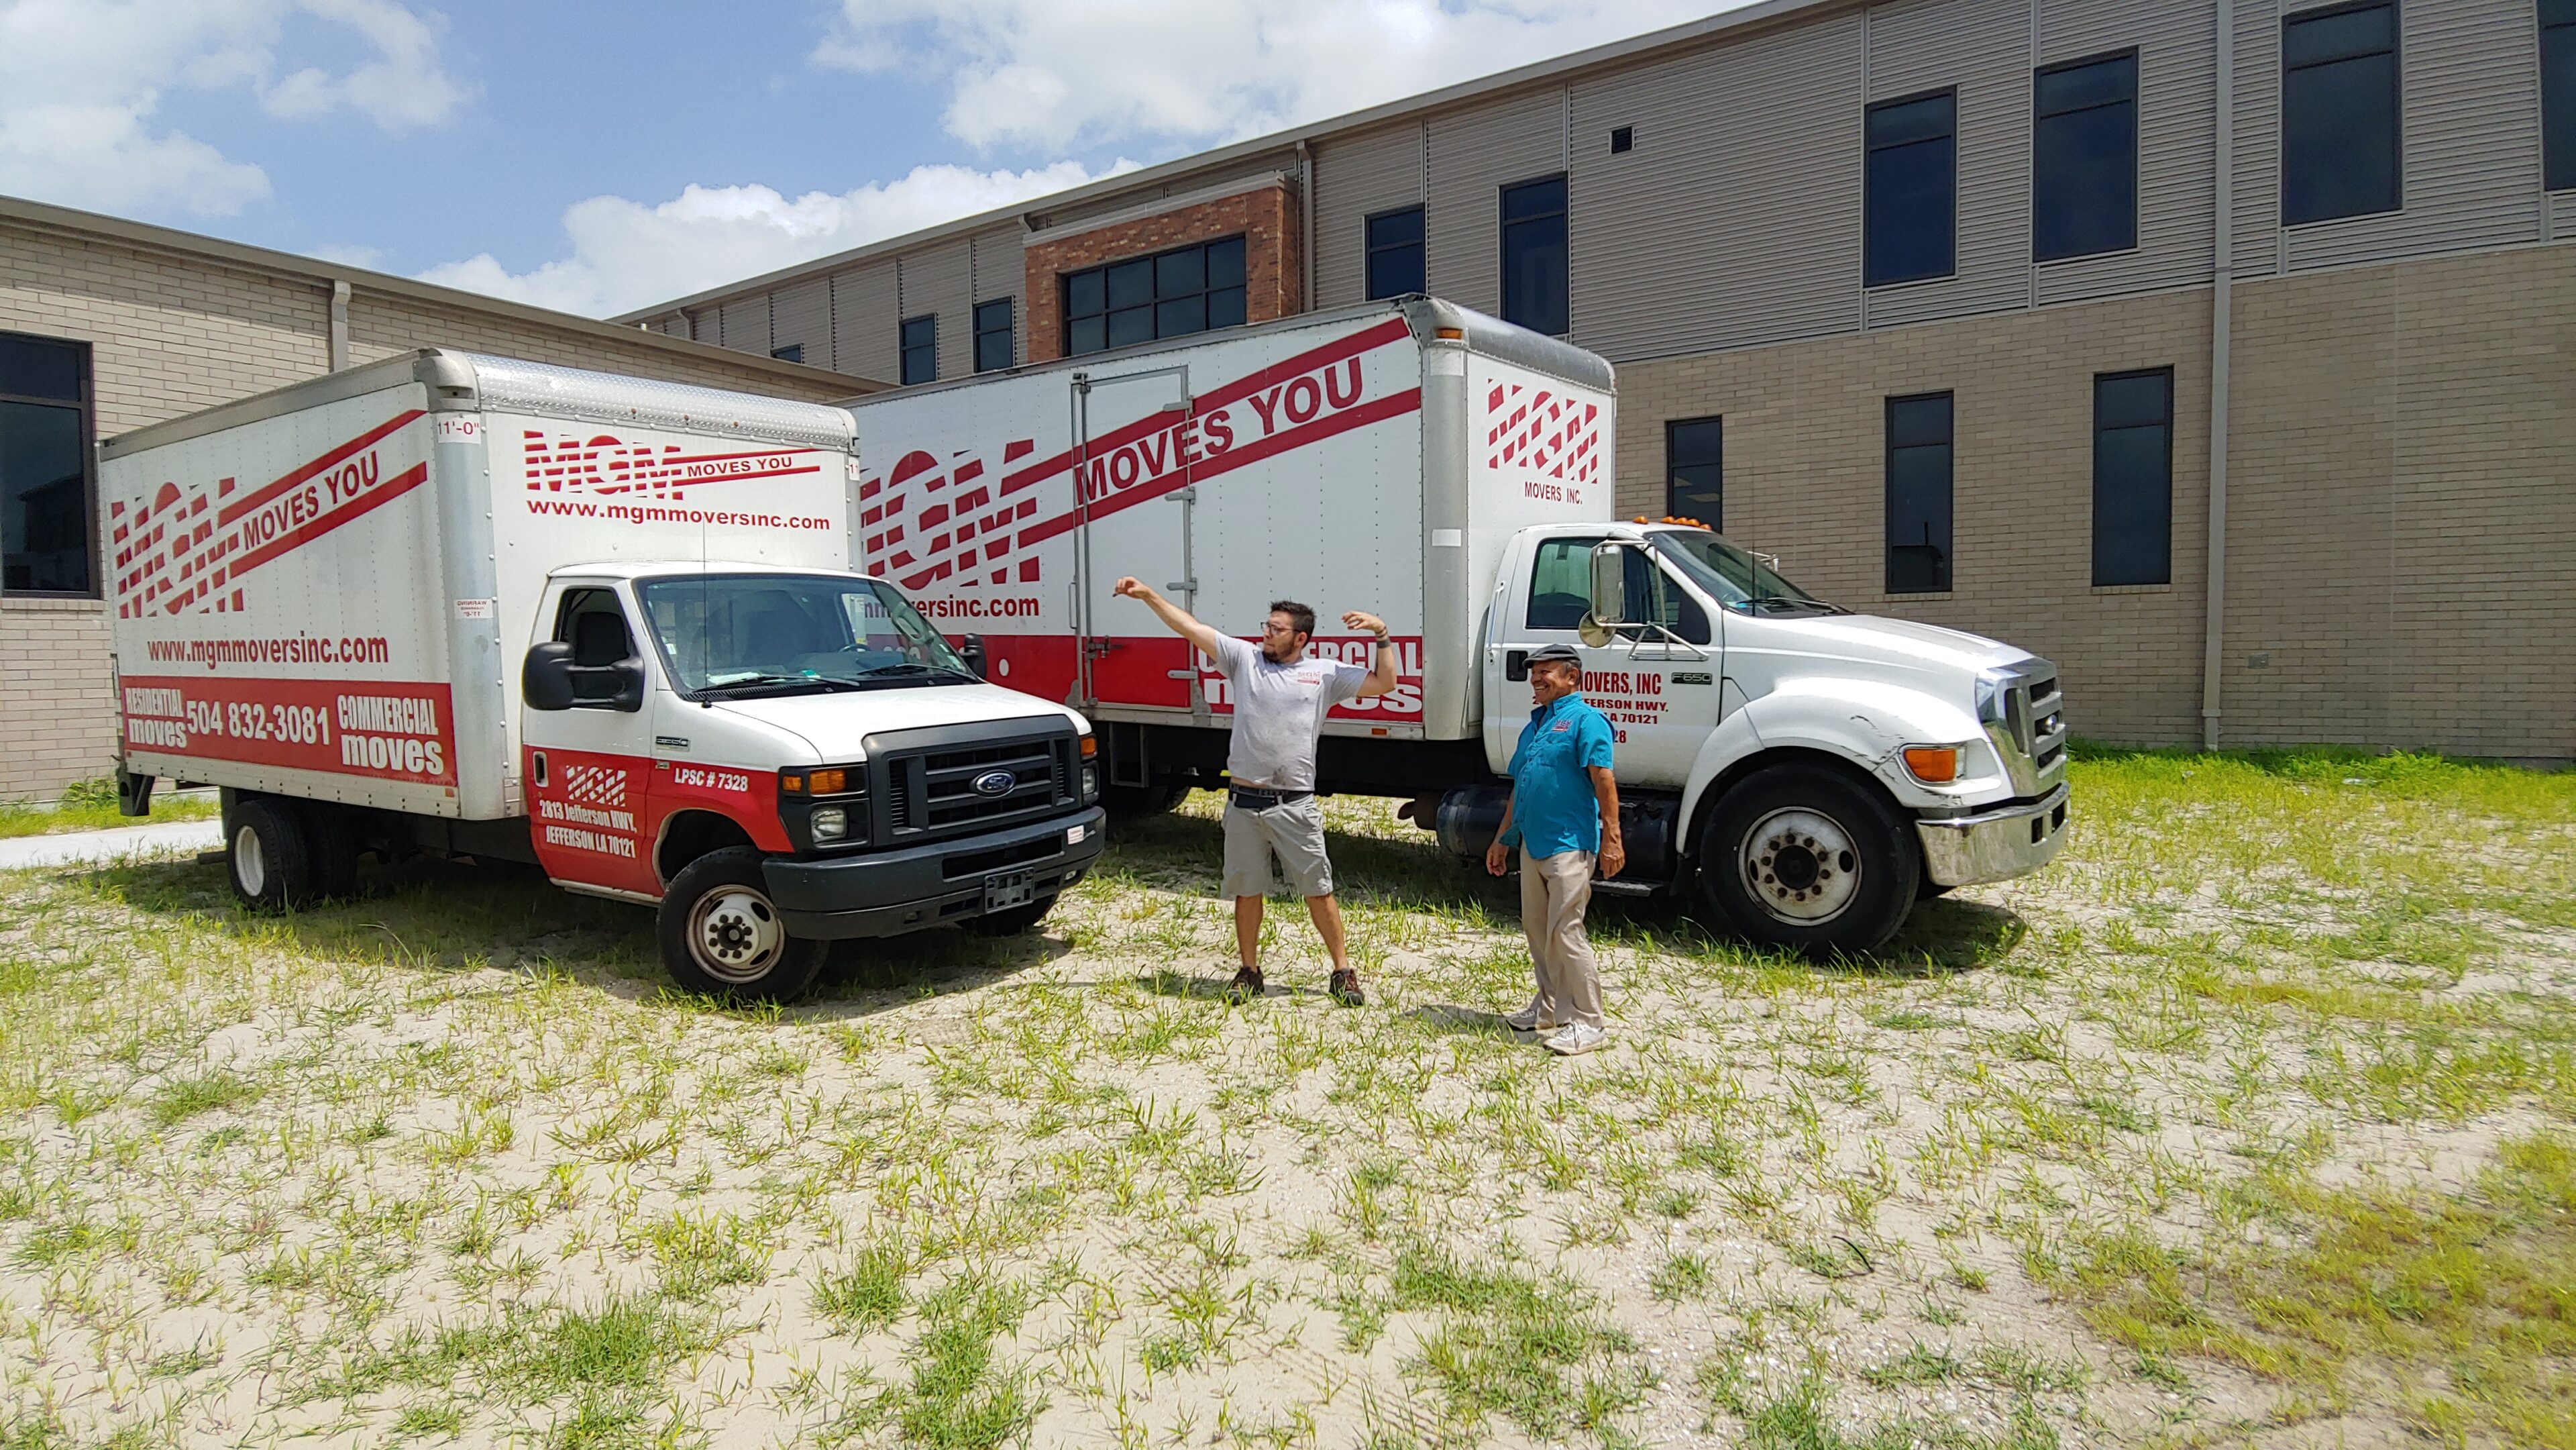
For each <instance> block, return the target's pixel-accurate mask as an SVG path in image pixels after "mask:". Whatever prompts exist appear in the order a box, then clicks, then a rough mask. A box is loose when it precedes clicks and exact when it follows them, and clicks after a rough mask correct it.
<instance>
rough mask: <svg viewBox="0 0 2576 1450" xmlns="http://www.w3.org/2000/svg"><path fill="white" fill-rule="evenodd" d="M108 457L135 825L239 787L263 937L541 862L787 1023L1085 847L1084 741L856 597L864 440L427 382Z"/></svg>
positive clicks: (1068, 867)
mask: <svg viewBox="0 0 2576 1450" xmlns="http://www.w3.org/2000/svg"><path fill="white" fill-rule="evenodd" d="M100 456H101V470H100V472H101V488H100V497H101V509H102V518H101V528H100V538H101V539H102V540H103V541H105V547H106V551H107V553H108V556H109V561H110V563H111V565H112V568H111V569H110V571H109V572H110V577H111V582H112V593H111V602H112V605H113V608H114V637H115V647H116V663H117V671H118V676H119V678H118V690H117V695H118V702H119V705H120V707H121V710H122V727H123V736H122V762H121V767H120V777H121V780H122V785H123V793H124V800H125V807H126V809H127V811H128V812H129V813H130V814H142V813H144V812H145V811H147V810H148V809H149V806H150V799H151V791H152V783H153V782H154V780H156V779H165V780H177V781H185V782H192V783H203V784H211V785H216V786H220V787H222V788H223V806H224V810H223V816H224V839H225V843H226V847H227V853H228V859H229V862H230V872H231V877H232V884H233V888H234V890H235V891H236V892H237V893H238V894H239V895H240V896H241V898H242V899H243V900H244V901H246V902H249V903H251V904H253V905H254V906H258V907H263V908H287V907H292V906H295V905H297V904H298V903H300V902H301V901H303V900H305V899H307V898H308V897H310V896H313V895H317V894H330V893H336V892H341V891H345V890H347V889H349V888H350V887H351V886H352V885H354V884H355V879H356V872H357V869H358V861H359V858H360V855H361V853H363V852H368V851H372V852H375V853H377V854H378V855H379V856H380V857H384V858H388V859H390V858H393V857H396V856H400V855H403V854H406V853H410V852H431V853H437V854H442V855H448V856H457V857H476V858H498V859H503V860H514V861H521V862H529V863H534V864H536V865H538V866H541V867H542V868H543V869H544V870H545V872H546V874H547V875H548V876H549V877H551V878H552V879H553V880H554V881H555V882H556V883H557V884H559V885H561V886H563V887H564V888H566V889H568V890H571V891H577V892H583V893H587V894H590V895H596V896H607V897H613V898H617V899H620V900H625V901H634V902H641V903H649V904H652V905H654V906H656V907H657V909H658V911H659V914H660V921H659V935H660V941H661V948H662V954H663V957H664V959H665V961H666V962H667V964H668V965H669V968H670V970H671V973H672V975H673V976H674V978H676V979H677V980H678V981H679V982H680V983H682V984H683V985H685V986H687V987H689V988H692V989H694V990H699V991H707V992H718V993H727V994H743V995H766V996H790V995H793V994H795V993H796V992H798V991H800V990H802V989H803V988H804V987H805V986H806V985H807V984H808V983H809V982H810V981H811V980H812V978H813V976H814V973H815V971H816V970H817V968H818V967H819V966H820V964H821V960H822V956H823V953H824V950H825V946H826V944H827V943H828V942H830V941H831V940H833V939H836V938H846V937H866V936H881V935H890V934H894V933H899V932H906V931H912V930H916V929H919V928H923V927H928V926H934V925H938V924H941V923H945V922H960V923H963V924H966V925H968V926H971V927H975V928H979V929H983V930H988V931H997V932H1007V931H1017V930H1022V929H1025V928H1026V927H1027V926H1029V925H1030V924H1031V923H1033V922H1034V921H1036V920H1037V918H1038V917H1039V916H1041V915H1042V914H1044V913H1045V911H1046V910H1047V908H1048V906H1049V905H1050V904H1052V902H1053V901H1054V900H1055V898H1056V895H1057V893H1059V892H1060V891H1062V890H1063V888H1064V887H1065V886H1067V885H1069V884H1070V883H1072V882H1073V881H1075V880H1077V879H1078V878H1079V877H1080V876H1081V875H1082V873H1083V872H1084V871H1085V870H1086V869H1087V868H1088V867H1089V866H1090V864H1091V862H1092V861H1093V859H1094V858H1095V857H1096V856H1097V855H1098V854H1099V852H1100V849H1101V845H1102V839H1101V823H1102V816H1101V811H1100V807H1099V805H1098V804H1097V796H1096V792H1097V772H1096V769H1095V767H1094V764H1093V761H1092V758H1091V757H1092V752H1093V748H1094V747H1093V740H1092V736H1091V734H1090V727H1089V725H1088V723H1087V722H1086V721H1085V720H1084V719H1083V717H1082V716H1081V715H1080V714H1079V713H1078V712H1076V711H1074V710H1071V709H1068V708H1066V707H1064V706H1061V705H1058V704H1054V703H1051V702H1049V701H1045V700H1040V699H1036V698H1032V697H1031V696H1029V695H1027V694H1023V693H1020V692H1018V691H1015V690H1010V689H1005V688H1002V687H1000V686H998V685H991V684H986V683H984V682H982V681H981V680H980V679H979V678H977V677H976V675H975V674H974V673H973V671H972V668H971V665H970V661H969V660H968V659H967V658H965V657H961V656H960V655H959V654H958V653H957V651H955V650H954V649H952V648H951V647H950V646H949V645H948V643H947V642H946V641H945V640H944V639H943V638H942V637H941V636H940V634H939V633H938V631H937V630H936V629H935V628H934V627H932V626H931V625H930V624H928V623H927V622H926V621H924V620H923V619H922V617H921V616H920V615H919V614H918V613H916V612H915V611H914V609H913V607H912V605H911V604H910V603H909V602H907V601H906V600H905V599H904V597H903V596H902V594H901V593H900V592H898V591H897V590H896V589H894V588H893V587H891V586H889V585H887V584H886V583H885V582H883V581H882V580H877V579H871V578H868V577H866V576H864V575H861V574H858V573H855V572H853V571H852V570H851V568H850V564H851V556H850V550H851V546H852V542H853V538H854V535H853V533H852V530H851V516H852V503H853V494H854V492H855V489H856V480H857V463H856V453H855V451H854V440H853V435H852V424H851V417H850V414H849V413H847V412H845V411H843V410H841V409H838V408H830V407H821V406H815V405H810V404H801V403H783V402H778V401H774V400H770V399H764V398H756V397H750V396H746V395H742V394H736V393H727V392H720V391H716V390H713V389H706V388H692V387H683V386H678V385H673V384H666V383H656V382H647V381H641V380H637V379H632V378H621V377H612V376H608V375H605V374H599V373H589V372H580V371H575V370H572V369H568V368H560V367H550V366H544V365H540V364H535V363H526V362H513V361H509V360H505V359H500V358H492V357H479V356H473V355H469V354H463V353H456V352H446V351H422V352H416V353H411V354H406V355H404V356H400V357H396V358H391V359H388V360H386V361H383V362H379V363H374V364H371V365H368V366H365V367H360V368H355V369H352V370H349V371H345V372H340V373H334V374H331V375H329V376H326V377H322V378H316V379H313V380H311V381H309V382H304V383H299V384H297V385H294V386H292V387H288V388H283V389H280V390H278V391H276V392H272V393H267V394H263V395H261V396H259V397H255V398H250V399H246V400H243V401H241V402H237V403H232V404H228V405H226V406H223V407H219V408H214V409H210V410H208V411H206V412H203V413H198V414H195V415H193V416H190V417H186V418H181V419H177V420H174V421H171V422H167V423H162V424H158V425H155V426H153V427H149V428H144V429H141V430H139V431H137V432H134V433H129V434H126V435H124V436H123V437H120V438H116V439H113V440H111V441H109V442H108V443H106V444H105V445H104V446H103V447H102V448H101V450H100Z"/></svg>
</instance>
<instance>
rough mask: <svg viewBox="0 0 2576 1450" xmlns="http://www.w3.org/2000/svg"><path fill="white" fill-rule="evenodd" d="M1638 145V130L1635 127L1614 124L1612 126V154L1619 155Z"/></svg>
mask: <svg viewBox="0 0 2576 1450" xmlns="http://www.w3.org/2000/svg"><path fill="white" fill-rule="evenodd" d="M1636 145H1637V132H1636V130H1635V128H1633V127H1629V126H1613V127H1611V128H1610V154H1611V155H1613V156H1617V155H1619V154H1621V153H1623V152H1626V151H1631V150H1634V149H1636Z"/></svg>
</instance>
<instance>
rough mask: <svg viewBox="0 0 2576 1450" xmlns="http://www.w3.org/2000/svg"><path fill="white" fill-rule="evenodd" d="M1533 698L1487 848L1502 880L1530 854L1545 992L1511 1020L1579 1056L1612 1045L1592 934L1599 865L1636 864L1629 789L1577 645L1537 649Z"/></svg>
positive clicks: (1532, 938)
mask: <svg viewBox="0 0 2576 1450" xmlns="http://www.w3.org/2000/svg"><path fill="white" fill-rule="evenodd" d="M1529 680H1530V694H1531V696H1532V697H1533V698H1535V699H1536V700H1537V701H1538V708H1537V709H1535V710H1532V711H1530V722H1529V724H1527V725H1525V726H1523V727H1522V728H1521V743H1520V745H1519V746H1518V747H1517V748H1515V749H1514V750H1513V751H1512V766H1511V777H1512V793H1511V796H1510V798H1509V799H1507V800H1506V801H1505V802H1504V803H1503V828H1502V831H1501V833H1500V834H1498V835H1497V836H1496V837H1495V838H1494V844H1492V845H1491V846H1488V847H1486V848H1485V869H1486V870H1487V871H1489V872H1492V873H1493V874H1494V875H1496V876H1500V875H1502V874H1503V870H1504V868H1505V867H1506V866H1508V865H1509V864H1510V863H1511V852H1512V848H1513V847H1515V846H1517V847H1519V848H1520V852H1521V930H1522V931H1523V932H1526V933H1527V934H1528V936H1529V948H1530V970H1531V974H1532V975H1533V976H1535V977H1536V978H1537V979H1538V993H1537V995H1535V996H1533V997H1531V998H1530V1004H1529V1005H1528V1006H1526V1007H1524V1008H1522V1009H1521V1010H1519V1011H1518V1012H1515V1013H1513V1014H1512V1015H1510V1016H1509V1017H1506V1018H1504V1019H1503V1020H1504V1021H1505V1022H1508V1023H1510V1024H1511V1026H1512V1028H1513V1030H1515V1031H1519V1032H1533V1031H1535V1032H1547V1033H1549V1034H1550V1035H1549V1036H1548V1037H1547V1038H1546V1040H1545V1042H1544V1044H1543V1045H1544V1046H1545V1047H1546V1048H1547V1049H1548V1050H1549V1051H1550V1052H1556V1053H1562V1054H1565V1055H1566V1056H1569V1057H1571V1056H1573V1055H1575V1054H1577V1053H1583V1052H1590V1051H1591V1050H1593V1049H1594V1048H1596V1047H1599V1046H1600V1045H1601V1044H1602V1043H1603V1042H1606V1041H1608V1040H1609V1024H1608V1023H1607V1022H1606V1021H1604V1020H1603V1018H1602V1016H1601V970H1600V967H1599V966H1598V964H1596V963H1595V962H1594V961H1593V959H1592V943H1591V942H1590V941H1589V940H1588V939H1587V938H1586V937H1585V936H1584V934H1583V912H1584V909H1585V908H1586V907H1588V906H1590V905H1591V903H1592V867H1593V862H1594V860H1595V857H1596V855H1597V857H1598V859H1599V862H1600V866H1601V874H1602V875H1604V876H1616V875H1618V874H1619V868H1620V867H1622V866H1625V865H1626V864H1628V853H1627V851H1626V849H1625V848H1623V847H1622V846H1621V845H1620V844H1619V782H1618V779H1617V778H1616V777H1615V776H1613V775H1612V774H1611V770H1610V743H1611V738H1612V733H1611V730H1610V722H1609V721H1608V720H1606V719H1603V718H1602V715H1601V712H1600V711H1598V710H1595V709H1593V708H1592V707H1591V706H1590V705H1588V704H1585V703H1584V701H1583V697H1582V696H1580V695H1577V694H1576V693H1575V687H1576V686H1578V685H1580V684H1581V683H1582V682H1583V657H1582V656H1581V655H1578V654H1576V653H1575V652H1574V647H1573V646H1572V645H1564V644H1551V645H1543V646H1541V647H1540V648H1538V649H1534V650H1532V651H1530V657H1529Z"/></svg>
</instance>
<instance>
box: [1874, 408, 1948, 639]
mask: <svg viewBox="0 0 2576 1450" xmlns="http://www.w3.org/2000/svg"><path fill="white" fill-rule="evenodd" d="M1949 587H1950V395H1949V394H1948V393H1926V394H1923V395H1921V396H1919V397H1912V398H1890V399H1888V400H1887V592H1888V593H1890V594H1937V593H1939V592H1941V591H1943V590H1946V589H1948V588H1949Z"/></svg>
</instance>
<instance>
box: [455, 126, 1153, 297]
mask: <svg viewBox="0 0 2576 1450" xmlns="http://www.w3.org/2000/svg"><path fill="white" fill-rule="evenodd" d="M1133 167H1134V163H1132V162H1128V161H1123V160H1122V161H1120V162H1118V163H1117V164H1116V165H1114V166H1111V167H1109V168H1108V169H1106V170H1104V171H1100V172H1097V173H1094V172H1092V171H1090V170H1088V169H1086V168H1085V167H1084V166H1082V165H1081V164H1080V163H1079V162H1073V161H1059V162H1057V163H1055V164H1054V165H1052V166H1043V167H1037V168H1034V169H1032V170H1028V171H975V170H972V169H969V168H966V167H961V166H918V167H915V168H913V170H912V171H911V172H910V173H909V174H907V175H905V176H903V177H901V178H899V179H897V180H895V181H891V182H887V183H884V184H882V185H877V184H870V185H867V186H863V187H860V188H859V189H857V190H856V191H847V192H842V193H840V194H838V195H834V194H832V193H830V192H822V191H816V192H808V193H806V194H805V195H803V196H800V197H796V198H794V199H793V200H791V199H789V198H787V197H784V196H781V195H779V194H778V193H777V192H776V191H773V190H771V189H770V188H768V187H766V186H722V187H710V186H695V185H693V186H690V187H689V188H688V189H686V190H685V191H682V192H681V193H680V194H679V195H678V196H677V197H675V198H673V199H672V200H670V201H666V202H663V203H661V204H660V205H658V206H646V205H644V204H642V203H640V202H634V201H629V200H627V199H626V198H624V197H621V196H594V197H592V198H590V199H589V200H587V201H582V202H576V203H574V204H573V205H572V206H571V207H569V208H567V209H566V210H565V212H564V231H565V233H566V235H567V236H568V237H569V238H570V240H571V242H572V254H571V255H570V256H568V257H565V258H562V259H560V260H558V261H552V262H547V263H545V264H544V265H542V266H539V267H537V268H535V269H534V270H531V271H527V272H516V273H514V272H512V271H510V270H509V269H508V268H507V267H504V266H502V265H501V263H500V262H499V261H497V260H495V259H494V258H493V257H492V256H491V254H489V253H485V254H483V255H481V256H477V257H471V258H468V259H466V260H464V261H461V262H449V263H447V264H445V265H444V266H439V267H433V268H431V269H430V270H429V271H427V272H423V273H421V274H420V279H421V280H422V281H424V282H435V283H438V284H440V285H442V286H448V287H461V288H464V289H465V290H467V291H470V292H481V293H484V294H486V295H488V296H493V297H506V298H510V299H511V300H513V301H518V302H528V303H534V304H535V305H537V306H540V307H552V308H555V309H557V310H560V311H564V312H573V313H579V314H582V315H584V316H589V317H605V316H608V315H610V314H613V313H618V312H624V311H628V310H630V309H633V308H637V307H643V306H646V305H649V304H651V303H654V302H659V301H662V300H665V299H667V298H672V297H685V296H687V295H688V294H690V293H692V292H698V291H703V290H705V289H706V288H709V287H715V286H720V285H722V284H724V283H727V282H735V281H740V280H741V279H743V278H745V277H753V276H757V275H759V274H760V273H763V272H768V271H774V270H776V269H777V268H780V267H786V266H792V265H793V264H795V263H797V262H802V261H806V260H808V259H810V258H814V257H820V256H826V255H828V254H830V253H833V252H840V251H847V250H848V249H850V248H852V247H858V246H864V245H866V244H867V243H869V242H873V241H877V240H880V239H882V238H885V237H891V236H898V235H900V234H902V233H904V232H908V231H913V230H915V229H917V228H920V227H926V226H934V225H936V224H938V223H940V222H944V221H953V220H955V219H956V218H958V217H961V216H969V215H972V214H973V213H975V212H979V211H984V210H986V209H988V208H992V207H997V206H1007V205H1009V204H1011V203H1012V202H1017V201H1025V200H1028V199H1029V198H1031V197H1036V196H1044V195H1046V194H1047V193H1049V192H1053V191H1061V190H1063V189H1064V188H1066V187H1068V186H1080V185H1081V184H1083V183H1084V182H1086V181H1091V180H1094V179H1096V177H1099V176H1109V175H1114V174H1116V173H1118V172H1121V171H1127V170H1132V169H1133Z"/></svg>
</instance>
